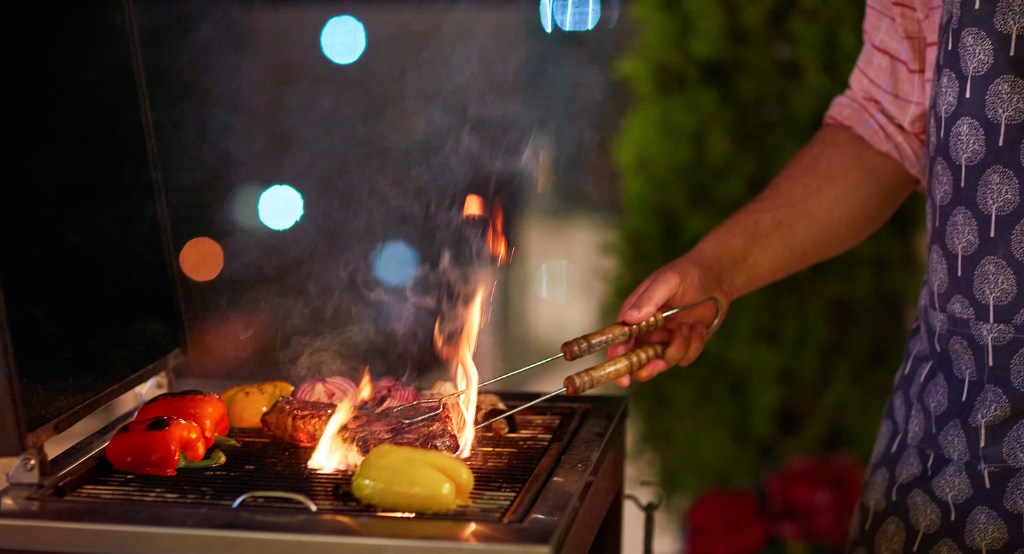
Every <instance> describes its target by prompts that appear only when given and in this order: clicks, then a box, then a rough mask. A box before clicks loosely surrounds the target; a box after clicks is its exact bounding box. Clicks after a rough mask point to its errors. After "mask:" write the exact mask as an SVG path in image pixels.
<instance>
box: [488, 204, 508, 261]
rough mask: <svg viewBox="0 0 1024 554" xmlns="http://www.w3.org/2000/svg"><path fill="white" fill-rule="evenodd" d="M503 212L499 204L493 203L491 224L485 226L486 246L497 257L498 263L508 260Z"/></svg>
mask: <svg viewBox="0 0 1024 554" xmlns="http://www.w3.org/2000/svg"><path fill="white" fill-rule="evenodd" d="M504 227H505V213H504V212H503V211H502V209H501V205H500V204H495V205H494V210H493V212H492V213H491V224H490V225H488V226H487V248H488V249H489V250H490V251H491V254H494V256H495V257H496V258H498V265H501V264H503V263H505V262H507V261H508V240H507V239H506V238H505V235H504V233H503V229H504Z"/></svg>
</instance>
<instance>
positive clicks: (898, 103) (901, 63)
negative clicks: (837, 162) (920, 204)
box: [824, 0, 942, 188]
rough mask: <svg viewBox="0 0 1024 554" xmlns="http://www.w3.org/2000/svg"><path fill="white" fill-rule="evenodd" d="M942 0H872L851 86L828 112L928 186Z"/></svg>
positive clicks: (829, 120) (830, 120) (832, 120)
mask: <svg viewBox="0 0 1024 554" xmlns="http://www.w3.org/2000/svg"><path fill="white" fill-rule="evenodd" d="M941 15H942V4H941V2H940V1H939V0H903V1H900V0H868V2H867V6H866V8H865V12H864V23H863V26H862V28H861V32H862V36H863V39H864V45H863V47H862V49H861V52H860V56H859V57H858V58H857V63H856V65H855V66H854V68H853V71H852V72H851V74H850V78H849V82H848V87H847V89H846V90H845V91H844V92H843V93H842V94H840V95H839V96H838V97H836V98H835V99H834V100H833V101H832V104H831V105H830V106H829V109H828V111H827V112H826V114H825V118H824V121H825V123H826V124H832V125H841V126H844V127H847V128H849V129H850V130H852V131H853V132H855V133H857V134H858V135H860V136H861V137H863V138H864V139H865V140H867V141H868V142H869V143H870V144H871V145H872V146H874V147H875V148H876V149H877V150H879V151H881V152H883V153H885V154H888V155H890V156H892V157H893V158H894V159H896V160H897V161H899V162H900V164H902V165H903V167H905V168H906V169H907V171H909V172H910V173H911V174H912V175H914V176H916V177H917V178H918V180H919V181H920V182H921V185H920V186H921V187H922V188H923V187H924V183H925V182H926V180H925V174H926V168H927V163H928V160H927V151H926V150H927V148H926V136H927V126H928V124H927V121H928V100H929V97H930V95H931V86H932V73H933V69H934V65H935V63H934V62H935V55H936V52H937V46H938V45H937V37H938V33H939V19H940V18H941Z"/></svg>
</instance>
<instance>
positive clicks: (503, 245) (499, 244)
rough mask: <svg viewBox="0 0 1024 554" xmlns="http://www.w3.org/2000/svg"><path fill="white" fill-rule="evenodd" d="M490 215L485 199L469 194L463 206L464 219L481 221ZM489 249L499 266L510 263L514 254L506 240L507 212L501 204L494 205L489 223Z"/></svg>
mask: <svg viewBox="0 0 1024 554" xmlns="http://www.w3.org/2000/svg"><path fill="white" fill-rule="evenodd" d="M487 215H488V213H487V208H486V206H485V204H484V199H483V197H481V196H480V195H479V194H472V193H471V194H467V195H466V201H465V203H464V204H463V206H462V218H463V219H480V218H483V217H486V216H487ZM487 249H488V250H490V251H491V254H494V257H495V258H497V259H498V265H501V264H503V263H505V262H508V261H509V260H510V259H511V257H512V254H511V252H510V249H509V246H508V239H506V238H505V212H504V211H503V210H502V209H501V204H499V203H498V202H495V203H494V207H493V208H491V211H490V217H489V218H488V222H487Z"/></svg>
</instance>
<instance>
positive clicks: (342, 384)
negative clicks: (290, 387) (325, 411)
mask: <svg viewBox="0 0 1024 554" xmlns="http://www.w3.org/2000/svg"><path fill="white" fill-rule="evenodd" d="M357 395H358V387H356V384H355V383H353V382H352V381H350V380H349V379H347V378H345V377H339V376H333V377H317V378H315V379H310V380H308V381H306V382H304V383H302V384H301V385H299V386H298V388H296V389H295V392H294V393H293V394H292V396H294V397H295V398H298V399H299V400H309V401H313V402H330V403H331V404H339V403H341V402H342V401H343V400H348V401H349V402H352V403H355V401H356V396H357Z"/></svg>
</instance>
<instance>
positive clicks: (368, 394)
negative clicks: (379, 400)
mask: <svg viewBox="0 0 1024 554" xmlns="http://www.w3.org/2000/svg"><path fill="white" fill-rule="evenodd" d="M357 390H358V395H357V396H356V404H362V403H363V402H367V401H369V400H372V399H373V382H372V381H370V368H369V367H366V368H363V378H362V379H361V380H360V381H359V389H357Z"/></svg>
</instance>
